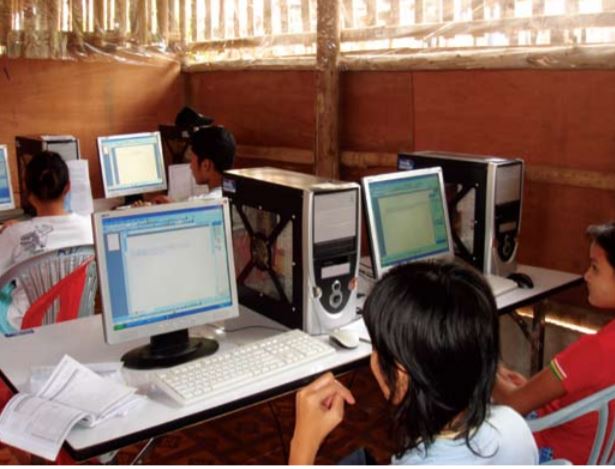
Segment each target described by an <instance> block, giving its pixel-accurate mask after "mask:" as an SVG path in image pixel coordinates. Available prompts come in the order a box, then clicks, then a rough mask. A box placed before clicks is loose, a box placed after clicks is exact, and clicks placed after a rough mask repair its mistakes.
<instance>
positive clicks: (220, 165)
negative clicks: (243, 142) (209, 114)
mask: <svg viewBox="0 0 615 469" xmlns="http://www.w3.org/2000/svg"><path fill="white" fill-rule="evenodd" d="M190 146H191V147H192V152H193V153H194V154H195V155H196V156H197V157H198V159H199V162H201V161H203V160H204V159H208V160H211V161H212V162H213V163H214V166H215V167H216V170H217V171H218V172H219V173H222V172H223V171H226V170H227V169H231V168H232V167H233V161H234V160H235V147H236V145H235V138H234V137H233V134H232V133H231V132H229V131H228V130H227V129H225V128H224V127H222V126H220V125H212V126H209V127H203V128H201V129H199V130H198V131H196V132H194V133H193V134H192V135H190Z"/></svg>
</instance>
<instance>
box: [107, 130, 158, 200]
mask: <svg viewBox="0 0 615 469" xmlns="http://www.w3.org/2000/svg"><path fill="white" fill-rule="evenodd" d="M97 142H98V156H99V157H100V167H101V171H102V176H103V186H104V190H105V197H119V196H127V195H135V194H143V193H146V192H155V191H160V190H165V189H166V188H167V179H166V173H165V167H164V158H163V153H162V144H161V140H160V132H145V133H138V134H124V135H111V136H107V137H98V139H97Z"/></svg>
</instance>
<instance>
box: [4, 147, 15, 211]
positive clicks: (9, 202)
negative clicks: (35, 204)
mask: <svg viewBox="0 0 615 469" xmlns="http://www.w3.org/2000/svg"><path fill="white" fill-rule="evenodd" d="M13 208H15V199H13V186H12V185H11V169H10V168H9V152H8V150H7V148H6V145H0V210H10V209H13Z"/></svg>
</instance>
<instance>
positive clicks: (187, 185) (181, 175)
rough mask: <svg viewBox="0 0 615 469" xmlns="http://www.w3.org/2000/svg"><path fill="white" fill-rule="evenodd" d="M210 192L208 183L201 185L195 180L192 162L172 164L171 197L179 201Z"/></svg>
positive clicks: (170, 174)
mask: <svg viewBox="0 0 615 469" xmlns="http://www.w3.org/2000/svg"><path fill="white" fill-rule="evenodd" d="M208 192H209V188H208V187H207V185H206V184H204V185H199V184H197V183H196V181H195V180H194V177H193V176H192V170H191V169H190V164H188V163H184V164H172V165H170V166H169V197H170V198H171V199H173V200H176V201H178V202H179V201H183V200H188V199H189V198H190V197H193V196H195V195H202V194H207V193H208Z"/></svg>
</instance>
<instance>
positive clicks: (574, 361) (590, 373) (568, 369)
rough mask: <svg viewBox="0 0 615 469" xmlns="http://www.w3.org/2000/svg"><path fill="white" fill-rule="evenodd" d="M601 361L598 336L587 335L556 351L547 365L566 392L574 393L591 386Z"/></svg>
mask: <svg viewBox="0 0 615 469" xmlns="http://www.w3.org/2000/svg"><path fill="white" fill-rule="evenodd" d="M603 361H604V357H603V354H602V353H601V348H600V343H599V341H598V337H597V336H596V335H587V336H585V337H582V338H581V339H579V340H578V341H576V342H575V343H574V344H572V345H570V346H569V347H568V348H566V349H564V350H563V351H562V352H560V353H558V354H557V355H556V356H555V358H554V359H553V360H551V363H549V367H550V368H551V371H552V372H553V373H554V374H555V376H556V377H557V378H558V379H560V380H561V382H562V384H563V386H564V389H565V390H566V392H567V393H576V392H580V391H583V390H585V389H586V388H588V387H590V386H591V387H593V386H592V383H595V382H596V381H598V380H599V379H600V374H601V373H602V372H603V370H604V363H603Z"/></svg>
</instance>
